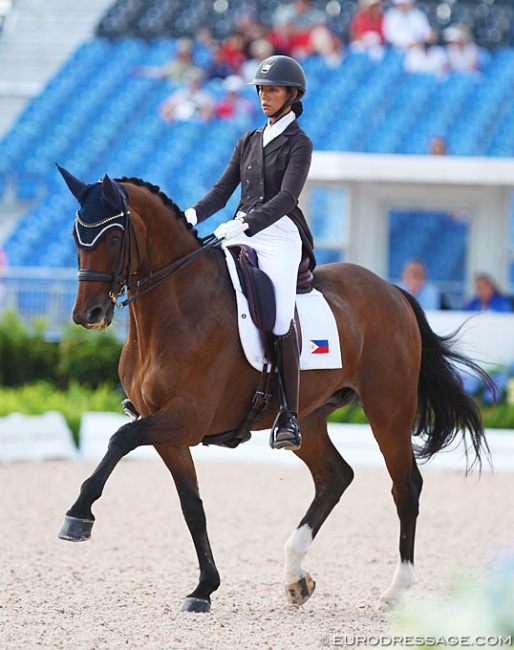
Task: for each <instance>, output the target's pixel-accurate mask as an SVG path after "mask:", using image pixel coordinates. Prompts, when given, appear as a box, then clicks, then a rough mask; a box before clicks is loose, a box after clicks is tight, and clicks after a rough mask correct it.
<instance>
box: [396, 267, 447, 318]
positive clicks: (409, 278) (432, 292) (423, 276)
mask: <svg viewBox="0 0 514 650" xmlns="http://www.w3.org/2000/svg"><path fill="white" fill-rule="evenodd" d="M400 286H401V287H402V289H405V291H408V292H409V293H410V294H411V295H412V296H414V297H415V298H416V300H417V301H418V302H419V304H420V305H421V306H422V307H423V309H441V308H443V307H444V306H445V305H444V301H443V297H442V295H441V292H440V291H439V289H438V288H437V287H436V286H435V285H434V284H432V283H431V282H428V280H427V272H426V269H425V265H424V264H423V262H420V261H419V260H412V261H410V262H407V264H406V265H405V266H404V268H403V272H402V279H401V282H400Z"/></svg>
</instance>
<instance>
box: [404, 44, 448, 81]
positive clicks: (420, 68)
mask: <svg viewBox="0 0 514 650" xmlns="http://www.w3.org/2000/svg"><path fill="white" fill-rule="evenodd" d="M403 68H404V70H406V71H407V72H413V73H418V74H434V75H436V76H438V77H443V76H444V75H446V74H447V73H448V57H447V55H446V51H445V49H444V48H443V47H441V46H440V45H434V44H433V43H424V44H423V45H413V46H412V47H410V48H409V49H408V50H407V51H406V52H405V59H404V61H403Z"/></svg>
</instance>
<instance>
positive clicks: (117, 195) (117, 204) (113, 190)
mask: <svg viewBox="0 0 514 650" xmlns="http://www.w3.org/2000/svg"><path fill="white" fill-rule="evenodd" d="M102 196H103V197H104V201H105V202H106V203H107V205H108V206H110V207H111V208H112V209H113V210H120V211H121V210H123V200H122V196H121V192H120V190H119V188H118V186H117V185H116V183H115V182H114V181H112V180H111V179H110V178H109V176H107V174H105V176H104V177H103V180H102Z"/></svg>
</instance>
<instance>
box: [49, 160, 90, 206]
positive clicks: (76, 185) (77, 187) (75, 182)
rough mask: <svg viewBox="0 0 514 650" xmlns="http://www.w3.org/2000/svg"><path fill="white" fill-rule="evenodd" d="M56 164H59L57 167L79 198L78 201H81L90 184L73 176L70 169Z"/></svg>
mask: <svg viewBox="0 0 514 650" xmlns="http://www.w3.org/2000/svg"><path fill="white" fill-rule="evenodd" d="M55 164H56V165H57V169H58V170H59V172H60V173H61V176H62V177H63V178H64V180H65V182H66V185H67V186H68V188H69V190H70V192H71V193H72V194H73V196H74V197H75V198H76V199H77V201H78V202H79V203H81V201H82V199H83V198H84V195H85V193H86V190H87V189H88V187H89V185H88V184H87V183H84V181H81V180H79V179H78V178H75V176H73V174H71V173H70V172H69V171H68V170H66V169H64V167H61V166H60V165H59V164H57V163H55Z"/></svg>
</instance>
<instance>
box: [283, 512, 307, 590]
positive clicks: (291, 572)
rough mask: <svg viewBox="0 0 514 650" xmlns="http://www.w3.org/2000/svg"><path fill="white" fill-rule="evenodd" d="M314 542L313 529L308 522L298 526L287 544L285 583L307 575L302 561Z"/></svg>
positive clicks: (287, 583)
mask: <svg viewBox="0 0 514 650" xmlns="http://www.w3.org/2000/svg"><path fill="white" fill-rule="evenodd" d="M311 544H312V529H311V527H310V526H309V525H308V524H304V525H303V526H300V528H297V529H296V530H295V531H294V533H293V534H292V535H291V537H290V538H289V539H288V540H287V542H286V545H285V549H284V550H285V558H286V561H285V566H284V584H286V585H290V584H292V583H293V582H297V581H298V580H300V578H303V577H304V576H305V571H304V570H303V569H302V562H303V559H304V558H305V556H306V555H307V551H308V550H309V547H310V545H311Z"/></svg>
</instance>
